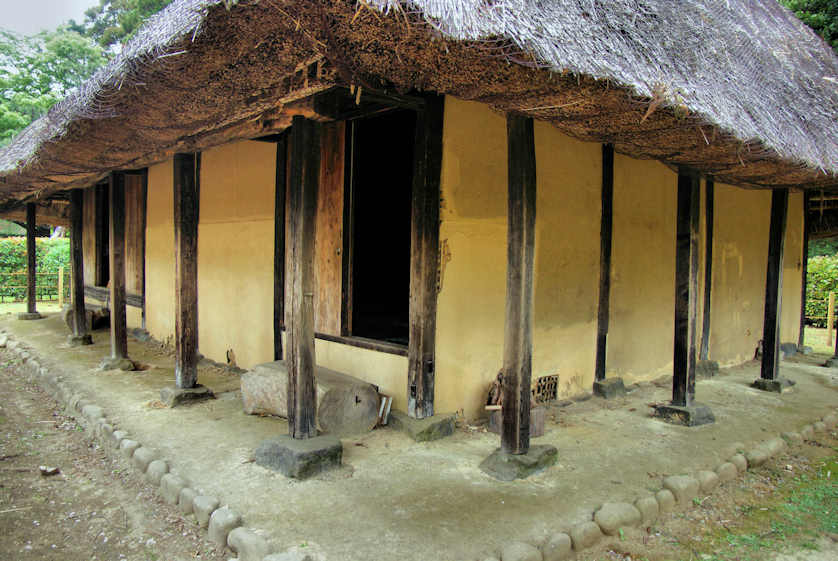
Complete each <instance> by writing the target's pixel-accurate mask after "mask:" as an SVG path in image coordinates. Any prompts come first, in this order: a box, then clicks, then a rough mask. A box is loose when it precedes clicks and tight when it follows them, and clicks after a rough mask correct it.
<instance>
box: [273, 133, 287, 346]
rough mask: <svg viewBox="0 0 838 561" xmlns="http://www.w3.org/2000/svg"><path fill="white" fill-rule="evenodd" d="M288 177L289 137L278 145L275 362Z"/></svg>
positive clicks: (281, 300)
mask: <svg viewBox="0 0 838 561" xmlns="http://www.w3.org/2000/svg"><path fill="white" fill-rule="evenodd" d="M287 177H288V135H287V134H283V135H282V136H281V137H279V139H278V140H277V143H276V174H275V179H274V190H275V193H274V360H282V358H283V354H282V328H283V326H284V325H285V192H286V191H287V189H288V187H287V185H286V182H287Z"/></svg>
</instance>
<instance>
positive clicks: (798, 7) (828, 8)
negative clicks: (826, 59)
mask: <svg viewBox="0 0 838 561" xmlns="http://www.w3.org/2000/svg"><path fill="white" fill-rule="evenodd" d="M780 3H781V4H782V5H783V6H785V7H786V8H788V9H790V10H791V11H793V12H794V13H795V15H796V16H797V17H798V18H800V19H801V20H802V21H803V23H805V24H806V25H808V26H809V27H811V28H812V29H814V30H815V33H817V34H818V35H820V36H821V37H823V38H824V39H825V40H826V42H827V43H829V44H830V45H831V46H832V48H833V49H835V51H836V52H838V0H780Z"/></svg>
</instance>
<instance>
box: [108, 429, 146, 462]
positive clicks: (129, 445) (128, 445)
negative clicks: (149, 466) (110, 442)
mask: <svg viewBox="0 0 838 561" xmlns="http://www.w3.org/2000/svg"><path fill="white" fill-rule="evenodd" d="M114 434H115V433H114ZM139 447H140V443H139V442H137V441H136V440H131V439H130V438H123V439H122V440H120V441H119V451H120V452H121V453H122V455H123V456H125V457H126V458H130V457H131V456H133V455H134V451H135V450H136V449H137V448H139Z"/></svg>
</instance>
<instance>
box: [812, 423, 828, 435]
mask: <svg viewBox="0 0 838 561" xmlns="http://www.w3.org/2000/svg"><path fill="white" fill-rule="evenodd" d="M812 428H813V429H815V432H826V423H824V422H823V421H818V422H817V423H813V424H812Z"/></svg>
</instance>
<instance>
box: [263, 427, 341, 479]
mask: <svg viewBox="0 0 838 561" xmlns="http://www.w3.org/2000/svg"><path fill="white" fill-rule="evenodd" d="M342 457H343V446H342V445H341V443H340V440H339V439H338V438H337V437H334V436H330V435H322V436H315V437H314V438H305V439H302V440H296V439H294V438H291V437H290V436H287V435H286V436H280V437H277V438H272V439H270V440H265V441H264V442H262V443H261V444H260V445H259V447H258V448H256V452H255V454H254V458H255V461H256V463H257V464H259V465H260V466H263V467H266V468H268V469H272V470H275V471H278V472H280V473H282V475H284V476H285V477H292V478H294V479H308V478H309V477H313V476H315V475H317V474H318V473H322V472H324V471H327V470H330V469H336V468H339V467H340V462H341V458H342Z"/></svg>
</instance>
